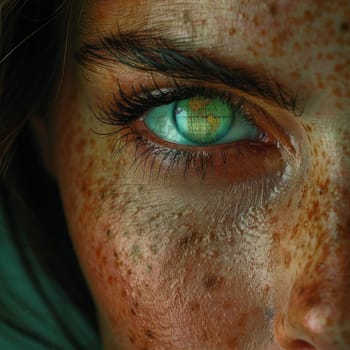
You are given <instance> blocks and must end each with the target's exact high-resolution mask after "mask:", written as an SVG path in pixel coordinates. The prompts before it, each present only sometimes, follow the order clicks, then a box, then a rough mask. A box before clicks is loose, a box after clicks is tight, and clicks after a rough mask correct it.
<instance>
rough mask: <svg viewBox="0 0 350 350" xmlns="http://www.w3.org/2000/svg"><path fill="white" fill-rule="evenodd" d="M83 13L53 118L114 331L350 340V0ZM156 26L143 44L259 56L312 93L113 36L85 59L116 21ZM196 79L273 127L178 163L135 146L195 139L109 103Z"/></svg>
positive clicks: (120, 6) (271, 347)
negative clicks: (164, 67)
mask: <svg viewBox="0 0 350 350" xmlns="http://www.w3.org/2000/svg"><path fill="white" fill-rule="evenodd" d="M73 22H74V23H73V28H72V32H73V34H72V35H71V40H70V43H69V47H68V52H67V62H66V68H65V72H64V76H63V81H62V86H61V88H60V95H59V96H58V98H57V101H56V104H55V106H54V108H53V112H52V116H51V119H50V123H49V125H45V128H46V129H45V133H44V134H43V133H38V135H41V136H40V137H41V138H42V139H44V140H41V144H42V145H44V146H43V157H44V159H46V161H45V162H46V164H47V167H48V169H49V171H50V173H51V174H52V175H53V176H54V177H55V178H56V179H57V182H58V184H59V188H60V191H61V195H62V200H63V204H64V208H65V213H66V218H67V222H68V226H69V231H70V234H71V237H72V240H73V242H74V246H75V249H76V252H77V255H78V258H79V261H80V263H81V266H82V268H83V271H84V274H85V277H86V279H87V281H88V284H89V286H90V288H91V291H92V294H93V297H94V300H95V302H96V306H97V310H98V315H99V323H100V329H101V334H102V338H103V345H104V349H106V350H112V349H113V350H115V349H123V350H130V349H133V350H146V349H147V350H156V349H169V350H170V349H171V350H176V349H191V350H195V349H198V350H199V349H201V350H204V349H210V350H217V349H220V350H226V349H227V350H228V349H240V350H243V349H249V350H250V349H251V350H260V349H261V350H277V349H287V350H306V349H317V350H330V349H332V350H338V349H341V350H345V349H348V348H349V347H350V307H349V303H348V300H349V298H350V276H349V274H350V249H349V248H350V232H349V227H350V212H349V208H350V203H349V202H350V194H349V190H350V188H349V184H348V179H349V171H350V142H349V140H350V116H349V111H350V70H349V64H350V59H349V57H350V28H349V27H350V4H349V2H348V1H347V0H344V1H342V0H334V1H331V2H328V1H317V0H308V1H304V2H302V3H301V2H296V1H291V0H280V1H258V0H250V1H238V0H232V1H227V0H215V1H214V0H201V1H167V0H162V1H148V0H145V1H130V0H128V1H122V0H118V1H115V0H95V1H86V2H84V3H83V5H82V8H81V9H80V11H79V15H77V21H73ZM140 32H141V33H142V32H143V33H147V36H146V37H145V35H143V36H142V38H143V39H142V40H138V41H137V42H138V44H140V45H141V44H142V45H146V46H147V45H148V46H150V47H160V46H161V45H163V43H164V42H165V41H166V42H167V43H168V42H169V43H171V44H174V45H175V46H176V48H177V49H178V50H179V51H181V50H182V52H186V53H188V52H190V53H191V54H193V55H196V57H199V56H200V57H204V58H207V59H210V60H212V61H214V62H215V63H216V64H218V65H221V66H225V67H228V68H230V69H233V68H235V67H242V68H244V69H247V71H253V72H257V74H258V75H259V76H260V77H262V78H263V79H266V81H267V80H268V79H270V80H271V81H273V82H275V81H276V82H278V84H277V83H276V84H275V86H279V88H280V89H279V90H278V89H277V92H278V91H280V92H281V91H285V92H286V93H287V94H286V95H284V94H282V95H283V96H289V97H293V96H297V106H295V109H294V110H293V108H288V107H287V106H285V104H283V103H282V102H281V98H280V99H278V97H277V101H276V99H275V101H273V99H269V98H268V97H267V96H263V95H262V94H260V93H257V92H254V93H251V92H249V91H242V89H239V88H235V87H232V86H227V84H225V83H223V82H222V81H220V79H217V81H212V80H206V77H203V79H202V80H201V81H200V80H199V79H197V78H196V79H192V81H191V78H190V77H189V78H186V79H185V78H182V77H181V76H179V77H178V76H177V75H176V72H172V73H169V74H168V73H167V72H166V71H165V72H160V71H157V70H154V71H153V72H152V71H149V69H147V67H146V68H144V69H137V68H135V67H132V66H130V65H128V64H123V63H121V62H120V59H119V60H118V56H117V55H115V56H114V59H113V57H112V56H113V55H111V53H110V52H109V53H108V52H105V51H104V52H102V51H103V48H102V49H101V48H99V51H101V52H99V53H100V54H101V55H102V56H103V57H102V58H101V57H99V58H96V60H90V61H88V62H87V61H86V60H85V61H84V59H83V60H80V61H79V60H78V59H77V56H78V55H77V53H80V52H81V51H79V50H80V49H81V48H82V47H85V48H86V45H87V44H94V43H97V42H99V38H100V37H101V35H111V34H113V35H115V36H116V37H118V36H119V37H120V35H121V34H124V33H125V35H126V36H127V35H128V33H129V35H131V34H130V33H134V34H133V35H134V36H135V33H136V38H138V39H139V38H140V36H137V33H140ZM152 36H153V37H155V39H154V40H153V39H152V38H153V37H152ZM159 38H162V39H161V40H160V39H159ZM145 39H147V40H145ZM163 40H164V42H163ZM152 45H153V46H152ZM81 61H82V62H81ZM174 78H175V79H174ZM174 80H176V83H175V82H174ZM186 84H187V85H188V84H191V85H200V86H205V87H207V88H210V89H211V90H210V91H226V92H227V93H228V94H230V96H239V97H241V98H243V99H244V101H245V103H246V106H247V107H246V108H247V110H249V111H250V113H251V114H252V115H253V118H254V121H255V122H256V124H257V125H258V127H259V128H260V129H263V130H264V131H265V133H266V134H267V135H268V137H266V138H265V139H264V140H263V141H261V142H260V143H259V145H258V146H256V147H255V148H254V146H252V145H251V144H249V142H248V143H247V142H246V143H240V144H234V143H232V144H231V145H230V147H228V148H227V147H226V146H225V147H226V148H225V152H226V153H225V154H226V155H227V161H226V163H224V162H223V161H222V160H220V156H219V155H220V151H221V150H222V146H218V145H215V146H213V145H211V146H210V147H207V146H206V147H197V148H196V147H195V148H191V149H190V150H189V149H188V148H187V149H182V150H183V151H190V152H195V153H196V154H197V156H198V154H199V153H201V154H204V153H205V152H209V153H210V154H212V159H213V161H212V162H209V163H206V162H205V160H204V161H201V159H202V160H203V157H202V158H200V157H199V156H198V157H197V158H195V160H194V161H193V162H192V163H191V162H189V165H188V164H187V165H186V162H185V161H183V160H181V159H180V160H179V159H178V158H176V159H177V162H176V164H175V165H173V164H172V163H171V162H174V159H173V158H172V157H171V156H168V157H166V156H164V154H163V155H157V154H153V155H149V153H147V151H148V148H147V145H146V143H142V142H141V143H139V144H138V146H137V147H136V146H135V145H136V144H137V142H138V141H137V140H138V138H137V137H136V135H140V134H141V135H142V136H143V137H144V138H145V137H146V138H148V140H149V141H150V142H153V143H157V142H158V143H159V144H160V145H161V146H163V147H167V148H168V147H172V148H174V149H181V146H177V145H169V144H165V143H162V140H159V138H158V139H157V138H155V137H154V135H151V134H150V133H149V131H147V130H145V129H144V128H143V126H142V125H143V123H142V121H140V119H137V120H134V121H133V122H132V123H131V124H130V125H128V127H127V128H124V129H123V130H121V131H120V130H119V129H120V128H121V127H120V126H117V125H108V124H106V123H104V122H103V121H101V119H103V111H107V110H108V108H109V106H110V104H111V103H112V102H113V95H115V96H116V98H117V99H118V98H119V99H120V94H118V90H119V89H122V91H124V92H125V93H126V94H128V95H130V94H131V95H132V94H133V93H136V94H137V93H138V94H141V93H142V92H143V90H142V89H143V88H144V89H145V90H150V91H152V90H156V88H157V87H158V88H164V89H167V88H177V87H181V86H187V85H186ZM277 96H278V93H277ZM280 97H281V96H280ZM292 100H293V98H292ZM278 102H280V103H278ZM284 102H285V101H284ZM145 112H146V111H145ZM96 117H97V118H96ZM139 117H141V115H140V116H139ZM37 128H38V126H37ZM118 130H119V131H118ZM128 132H130V135H131V136H129V137H128V138H127V137H126V136H125V135H126V134H127V133H128ZM118 140H120V141H118ZM125 140H127V142H125ZM220 147H221V148H220ZM147 155H148V156H147ZM135 156H136V159H135ZM203 163H204V166H205V167H206V168H207V169H206V172H205V174H203V170H198V167H199V166H200V165H201V164H203ZM186 166H187V168H186ZM184 169H187V170H186V171H187V176H184V171H185V170H184Z"/></svg>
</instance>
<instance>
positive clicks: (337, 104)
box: [335, 102, 344, 111]
mask: <svg viewBox="0 0 350 350" xmlns="http://www.w3.org/2000/svg"><path fill="white" fill-rule="evenodd" d="M335 106H336V107H337V109H339V110H340V111H342V110H343V109H344V105H343V104H342V103H341V102H336V104H335Z"/></svg>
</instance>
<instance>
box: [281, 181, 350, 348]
mask: <svg viewBox="0 0 350 350" xmlns="http://www.w3.org/2000/svg"><path fill="white" fill-rule="evenodd" d="M332 180H338V181H331V182H330V183H329V184H328V190H327V191H317V195H318V197H319V198H318V203H319V204H318V206H317V210H316V212H315V211H314V214H315V217H317V218H316V219H315V218H314V220H313V221H312V222H313V223H312V224H310V225H308V226H307V228H305V229H304V230H303V232H300V236H299V238H300V242H301V244H300V245H299V246H298V248H297V249H298V250H299V253H298V254H297V255H298V258H297V260H298V262H297V267H296V268H295V275H294V277H293V279H292V281H291V283H290V287H289V292H288V295H286V296H285V297H286V299H287V300H285V304H284V306H283V307H282V308H281V309H280V310H279V312H278V313H277V314H278V316H277V317H276V320H275V336H276V340H277V341H278V343H279V345H280V346H281V348H283V349H285V350H302V349H310V350H312V349H316V350H346V349H350V204H349V200H350V198H349V184H348V183H347V182H346V181H343V180H344V178H339V179H336V178H333V179H332ZM315 193H316V191H314V190H313V195H314V198H315ZM325 208H326V209H325ZM301 237H302V238H301ZM306 237H307V238H306ZM305 239H306V240H307V239H308V240H309V241H312V244H311V245H309V246H308V248H307V249H306V250H305V248H303V247H305ZM310 252H311V254H310ZM306 255H307V256H308V257H309V258H308V259H306V258H305V256H306ZM310 257H311V258H310Z"/></svg>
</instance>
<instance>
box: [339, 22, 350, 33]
mask: <svg viewBox="0 0 350 350" xmlns="http://www.w3.org/2000/svg"><path fill="white" fill-rule="evenodd" d="M349 30H350V25H349V23H347V22H342V23H341V24H340V31H341V32H342V33H346V32H349Z"/></svg>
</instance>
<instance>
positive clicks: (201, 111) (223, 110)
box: [144, 96, 259, 146]
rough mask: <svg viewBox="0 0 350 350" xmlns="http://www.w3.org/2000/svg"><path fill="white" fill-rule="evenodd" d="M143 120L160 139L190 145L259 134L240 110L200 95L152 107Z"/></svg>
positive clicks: (219, 142) (253, 136)
mask: <svg viewBox="0 0 350 350" xmlns="http://www.w3.org/2000/svg"><path fill="white" fill-rule="evenodd" d="M144 122H145V124H146V126H147V127H148V129H149V130H150V131H152V132H153V133H154V134H155V135H157V136H159V137H160V138H162V139H164V140H166V141H168V142H172V143H176V144H182V145H191V146H203V145H205V146H206V145H215V144H223V143H231V142H235V141H241V140H247V139H250V140H252V139H256V138H257V136H258V134H259V130H258V129H257V127H256V126H254V125H253V124H252V122H251V121H250V120H248V119H247V117H245V116H244V114H243V113H241V112H240V111H238V110H235V109H234V107H232V106H231V105H229V104H228V103H225V102H223V101H222V100H220V99H218V98H207V97H202V96H195V97H191V98H188V99H184V100H179V101H175V102H172V103H170V104H167V105H163V106H159V107H155V108H153V109H152V110H151V111H150V112H149V113H148V114H147V115H146V116H145V117H144Z"/></svg>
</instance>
